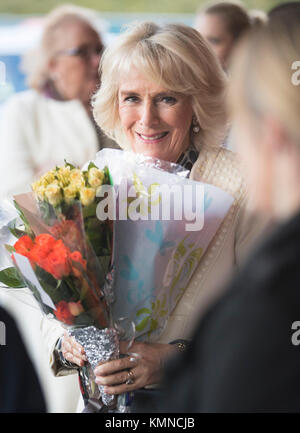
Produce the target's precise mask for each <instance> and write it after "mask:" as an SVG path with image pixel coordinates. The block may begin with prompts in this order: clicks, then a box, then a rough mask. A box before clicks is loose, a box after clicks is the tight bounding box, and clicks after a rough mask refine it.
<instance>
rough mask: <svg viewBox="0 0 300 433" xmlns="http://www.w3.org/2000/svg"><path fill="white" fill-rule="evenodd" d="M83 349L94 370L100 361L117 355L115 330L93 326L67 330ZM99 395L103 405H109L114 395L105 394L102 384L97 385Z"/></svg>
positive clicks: (117, 345) (113, 399) (117, 344)
mask: <svg viewBox="0 0 300 433" xmlns="http://www.w3.org/2000/svg"><path fill="white" fill-rule="evenodd" d="M69 333H70V335H72V336H73V337H75V339H76V341H77V342H78V343H79V344H81V345H82V346H83V348H84V350H85V354H86V357H87V359H88V362H89V363H90V365H91V367H92V370H94V369H95V368H96V367H97V365H98V364H99V363H100V362H105V361H110V360H112V359H117V358H118V357H119V340H118V334H117V331H116V330H115V329H113V328H106V329H98V328H95V327H94V326H88V327H86V328H76V329H72V330H71V331H69ZM98 388H99V391H100V397H101V399H102V402H103V404H104V405H105V406H111V405H112V404H113V402H114V401H115V396H113V395H109V394H106V393H105V392H104V391H103V388H104V387H103V386H102V385H98Z"/></svg>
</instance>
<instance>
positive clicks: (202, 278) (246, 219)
mask: <svg viewBox="0 0 300 433" xmlns="http://www.w3.org/2000/svg"><path fill="white" fill-rule="evenodd" d="M100 73H101V86H100V88H99V90H98V92H97V93H96V95H95V97H94V100H93V106H94V116H95V120H96V122H97V123H98V124H99V126H100V127H101V129H102V130H103V131H104V132H105V133H106V134H107V135H108V136H109V137H110V138H112V139H114V140H116V142H117V143H118V144H119V145H120V146H121V147H122V148H123V149H126V150H129V151H133V152H136V153H143V154H146V155H149V156H153V157H157V158H160V159H163V160H167V161H172V162H179V163H181V164H182V165H183V166H185V167H186V168H189V169H191V178H193V179H195V180H199V181H200V180H201V181H202V182H207V183H211V184H213V185H216V186H218V187H220V188H222V189H224V190H225V191H227V192H229V193H230V194H231V195H232V196H233V197H234V203H233V205H232V207H231V209H230V211H229V213H228V214H227V216H226V217H225V219H224V221H223V223H222V225H221V227H220V229H219V230H218V232H217V233H216V234H215V236H214V238H213V241H212V242H211V244H210V246H209V248H208V250H207V251H206V253H205V255H204V257H203V259H202V261H201V263H200V265H199V267H198V269H197V270H196V271H195V274H194V276H193V278H192V280H191V282H190V283H189V285H188V287H187V288H186V290H185V293H184V296H183V297H182V299H181V300H180V301H179V302H178V305H177V307H176V309H175V310H174V312H173V313H172V315H171V317H170V318H169V320H168V323H167V326H166V328H165V329H164V331H163V333H162V335H161V336H160V339H159V341H156V342H155V343H154V342H153V343H138V342H136V343H134V345H133V347H132V348H131V351H132V352H135V353H137V354H138V355H139V356H138V357H137V358H136V359H134V360H133V361H132V359H131V358H129V357H124V358H122V359H119V360H117V361H111V362H108V363H106V364H103V365H102V366H99V367H98V368H97V369H96V370H95V374H96V380H97V383H99V384H102V385H105V386H106V387H107V389H106V390H107V392H108V393H112V394H119V393H123V392H126V391H134V390H137V389H141V388H144V387H147V386H149V385H153V384H157V383H158V382H159V380H160V375H161V367H162V365H163V364H164V362H165V360H166V359H167V358H168V357H169V356H172V355H173V354H176V353H177V352H178V351H179V350H182V349H183V348H184V347H185V344H186V343H185V342H186V340H188V339H189V337H190V335H191V330H192V329H193V325H194V322H195V319H197V317H198V316H199V314H200V313H201V309H203V308H204V306H205V305H206V304H207V303H208V302H210V299H211V298H212V297H213V296H215V295H216V292H217V288H218V287H219V285H220V284H221V282H223V281H224V280H225V279H226V278H227V277H228V275H229V274H230V273H231V272H232V271H233V270H234V268H235V266H236V265H238V264H239V262H240V260H241V259H242V257H243V254H244V253H245V251H246V250H247V249H248V248H249V245H250V243H251V242H253V240H254V238H255V236H257V235H258V233H259V230H260V228H261V225H260V224H261V222H258V221H257V220H256V219H255V218H254V217H253V216H252V215H249V214H248V212H247V210H246V191H245V187H244V183H243V179H242V176H241V173H240V170H239V164H238V162H237V161H236V159H235V156H234V154H232V153H231V152H230V151H228V150H226V149H224V148H223V147H222V146H221V144H222V140H223V137H224V135H225V133H226V129H227V121H226V113H225V91H226V77H225V75H224V72H223V71H222V68H221V67H220V66H219V64H218V62H217V59H216V58H215V56H214V54H213V52H212V51H211V49H210V48H209V46H208V44H207V43H206V42H205V40H204V39H203V38H202V37H201V36H200V34H199V33H198V32H197V31H196V30H194V29H192V28H190V27H187V26H184V25H175V24H173V25H164V26H158V25H156V24H154V23H143V24H140V25H137V26H134V27H132V28H130V29H129V30H128V31H126V32H125V33H124V34H122V35H121V36H119V38H117V40H116V42H115V43H114V45H112V46H111V47H109V48H108V49H107V50H106V52H105V53H104V54H103V56H102V60H101V69H100ZM204 229H205V228H204ZM46 332H47V329H46V328H45V333H46ZM55 332H56V331H55ZM55 332H54V331H53V332H52V335H51V338H49V339H48V341H49V348H50V352H51V354H52V355H51V362H52V367H53V369H54V371H56V372H57V373H58V374H64V373H66V372H67V370H66V368H65V367H64V366H63V365H62V364H61V363H59V362H56V360H57V356H56V355H55V350H54V349H55V345H56V342H57V338H58V337H59V336H60V335H61V332H62V331H61V330H59V329H57V332H56V333H55ZM55 337H56V339H55ZM61 342H62V350H61V352H62V355H63V357H64V359H66V360H67V361H68V362H73V363H75V364H77V365H78V366H82V365H83V364H84V362H85V358H84V353H83V349H82V347H80V346H79V345H78V344H77V343H74V342H73V341H72V340H71V339H69V338H68V337H64V338H63V339H62V341H61ZM169 343H174V344H169ZM124 350H126V349H124V347H123V344H121V352H122V351H124Z"/></svg>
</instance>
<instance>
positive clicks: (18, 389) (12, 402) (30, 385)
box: [0, 307, 46, 413]
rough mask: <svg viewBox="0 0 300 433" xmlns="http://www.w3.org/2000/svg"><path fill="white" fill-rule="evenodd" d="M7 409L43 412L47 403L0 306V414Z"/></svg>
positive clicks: (13, 324) (14, 330) (8, 319)
mask: <svg viewBox="0 0 300 433" xmlns="http://www.w3.org/2000/svg"><path fill="white" fill-rule="evenodd" d="M8 412H14V413H17V412H19V413H20V412H35V413H37V412H46V405H45V400H44V396H43V393H42V390H41V387H40V383H39V380H38V377H37V375H36V372H35V369H34V367H33V365H32V362H31V360H30V359H29V357H28V354H27V350H26V348H25V346H24V344H23V341H22V338H21V336H20V333H19V331H18V328H17V326H16V324H15V322H14V320H13V319H12V317H11V316H10V315H9V314H8V313H7V312H6V311H4V310H3V308H1V307H0V413H8Z"/></svg>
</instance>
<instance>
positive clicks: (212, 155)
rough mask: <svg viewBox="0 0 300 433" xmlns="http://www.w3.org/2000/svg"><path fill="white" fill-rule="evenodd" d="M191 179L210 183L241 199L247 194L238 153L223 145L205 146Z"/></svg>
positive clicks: (193, 169)
mask: <svg viewBox="0 0 300 433" xmlns="http://www.w3.org/2000/svg"><path fill="white" fill-rule="evenodd" d="M191 179H194V180H197V181H200V182H204V183H209V184H211V185H214V186H216V187H218V188H221V189H222V190H224V191H226V192H228V193H229V194H231V195H232V196H233V197H234V198H235V199H236V200H238V201H240V200H242V199H243V198H244V196H245V194H246V186H245V180H244V177H243V174H242V170H241V165H240V162H239V160H238V158H237V155H236V153H234V152H232V151H231V150H229V149H227V148H225V147H221V146H218V147H217V146H214V147H213V146H203V147H202V148H201V150H200V153H199V157H198V159H197V161H196V162H195V164H194V166H193V168H192V172H191Z"/></svg>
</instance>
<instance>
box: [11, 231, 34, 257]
mask: <svg viewBox="0 0 300 433" xmlns="http://www.w3.org/2000/svg"><path fill="white" fill-rule="evenodd" d="M33 246H34V244H33V241H32V239H31V238H30V237H29V236H27V235H25V236H22V237H21V238H20V239H18V240H17V242H16V243H15V245H14V248H15V250H16V252H17V253H18V254H21V255H22V256H26V257H28V255H29V252H30V250H31V249H32V248H33Z"/></svg>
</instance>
